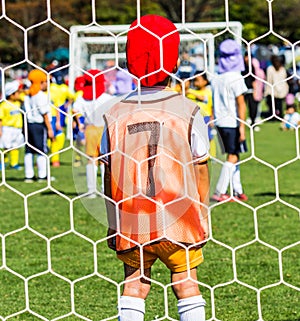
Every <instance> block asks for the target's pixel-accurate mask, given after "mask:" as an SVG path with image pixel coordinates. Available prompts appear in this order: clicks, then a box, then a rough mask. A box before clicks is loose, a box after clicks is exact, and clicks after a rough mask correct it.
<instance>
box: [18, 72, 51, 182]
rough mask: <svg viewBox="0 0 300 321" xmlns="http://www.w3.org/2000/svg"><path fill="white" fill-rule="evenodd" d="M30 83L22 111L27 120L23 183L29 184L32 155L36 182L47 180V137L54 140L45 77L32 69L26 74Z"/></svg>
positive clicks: (33, 178)
mask: <svg viewBox="0 0 300 321" xmlns="http://www.w3.org/2000/svg"><path fill="white" fill-rule="evenodd" d="M28 80H29V81H30V82H31V86H30V88H29V93H28V95H26V96H25V100H24V109H25V112H26V119H27V124H26V126H27V133H28V140H27V142H28V144H26V146H25V156H24V165H25V182H26V183H31V182H33V181H34V180H35V176H34V166H33V162H34V155H37V158H36V163H37V169H38V181H40V182H42V181H45V180H46V179H47V157H46V155H45V154H47V153H48V146H47V137H48V138H49V139H51V140H53V139H54V134H53V130H52V126H51V110H50V102H49V100H48V96H47V94H46V91H47V75H46V73H45V72H43V71H41V70H39V69H33V70H31V71H30V72H29V74H28Z"/></svg>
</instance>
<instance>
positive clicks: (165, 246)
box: [117, 241, 203, 272]
mask: <svg viewBox="0 0 300 321" xmlns="http://www.w3.org/2000/svg"><path fill="white" fill-rule="evenodd" d="M188 254H189V259H188V260H189V264H188V262H187V250H186V248H185V247H184V246H179V245H177V244H173V243H172V242H169V241H165V242H160V243H155V244H152V245H147V246H145V247H144V248H143V255H144V260H143V261H144V269H148V268H150V267H151V266H152V265H153V264H154V262H155V261H156V260H157V259H160V260H161V261H162V262H163V263H164V264H165V265H166V266H167V267H168V268H169V269H170V270H171V271H172V272H184V271H187V270H188V268H189V269H192V268H195V267H196V266H198V265H199V264H201V263H202V262H203V253H202V249H201V248H192V249H190V250H188ZM117 256H118V258H119V259H120V260H121V261H123V262H124V263H126V264H127V265H129V266H132V267H134V268H136V269H138V268H140V266H141V264H140V262H141V261H140V257H141V256H140V249H139V248H137V249H135V250H133V251H130V252H127V253H123V254H118V255H117Z"/></svg>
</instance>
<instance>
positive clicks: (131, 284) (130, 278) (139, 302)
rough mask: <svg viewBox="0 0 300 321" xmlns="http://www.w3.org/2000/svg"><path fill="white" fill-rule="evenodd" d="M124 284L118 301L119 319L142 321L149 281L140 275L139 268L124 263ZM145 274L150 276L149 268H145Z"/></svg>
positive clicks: (122, 320)
mask: <svg viewBox="0 0 300 321" xmlns="http://www.w3.org/2000/svg"><path fill="white" fill-rule="evenodd" d="M124 272H125V284H124V290H123V294H122V296H121V298H120V301H119V321H132V320H134V321H143V320H144V314H145V299H146V297H147V296H148V293H149V291H150V281H148V280H146V279H144V278H143V277H141V269H136V268H133V267H131V266H129V265H127V264H125V263H124ZM144 274H145V276H147V277H149V278H150V275H151V270H150V269H145V273H144Z"/></svg>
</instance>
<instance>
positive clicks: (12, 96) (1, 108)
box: [0, 80, 24, 170]
mask: <svg viewBox="0 0 300 321" xmlns="http://www.w3.org/2000/svg"><path fill="white" fill-rule="evenodd" d="M4 90H5V98H6V100H4V101H3V102H2V103H1V105H0V147H1V148H3V149H4V150H7V149H10V152H9V156H10V168H12V169H16V170H20V169H21V166H20V165H19V149H18V147H20V145H21V144H23V142H24V136H23V133H22V129H23V115H22V112H21V105H22V104H21V101H20V83H19V81H17V80H14V81H12V82H8V83H6V84H5V88H4ZM6 155H7V154H6ZM0 169H2V165H1V164H0Z"/></svg>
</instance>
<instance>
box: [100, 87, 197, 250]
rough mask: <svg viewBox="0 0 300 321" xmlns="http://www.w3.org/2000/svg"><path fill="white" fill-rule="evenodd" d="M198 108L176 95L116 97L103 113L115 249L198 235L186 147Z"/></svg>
mask: <svg viewBox="0 0 300 321" xmlns="http://www.w3.org/2000/svg"><path fill="white" fill-rule="evenodd" d="M198 110H199V109H198V107H195V105H194V104H191V103H190V101H188V100H186V99H184V98H183V97H182V96H181V95H178V94H175V93H173V92H170V94H169V96H168V97H165V98H161V99H157V100H155V101H154V100H153V101H143V102H137V101H130V100H126V101H121V102H119V103H118V104H117V105H115V106H114V107H113V108H112V109H110V110H109V112H108V113H107V114H106V115H105V119H106V122H107V128H108V137H109V145H110V156H109V157H110V162H109V163H110V169H111V199H112V200H113V206H110V207H109V208H110V209H109V210H108V215H109V216H110V217H109V221H110V222H114V223H111V224H112V225H113V226H110V227H111V228H112V229H114V230H116V231H117V232H118V236H117V238H116V250H117V251H119V252H121V251H126V250H128V249H130V248H132V247H135V246H136V245H137V244H144V243H146V242H150V241H159V240H163V239H168V240H174V241H177V242H181V243H188V244H192V243H197V242H199V241H201V240H203V229H202V227H201V221H200V201H199V194H198V191H197V182H196V179H195V173H194V165H193V157H192V154H191V149H190V131H191V125H192V121H193V115H195V113H196V112H198Z"/></svg>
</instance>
